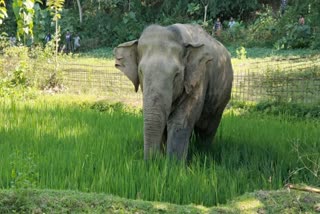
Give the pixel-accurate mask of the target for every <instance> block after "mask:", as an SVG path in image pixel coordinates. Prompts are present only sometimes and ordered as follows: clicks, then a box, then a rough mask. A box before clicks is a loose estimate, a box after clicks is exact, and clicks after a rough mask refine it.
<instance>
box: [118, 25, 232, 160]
mask: <svg viewBox="0 0 320 214" xmlns="http://www.w3.org/2000/svg"><path fill="white" fill-rule="evenodd" d="M114 57H115V67H116V68H117V69H119V70H120V71H122V72H123V73H124V74H125V75H126V76H127V77H128V78H129V80H131V82H132V83H133V85H134V88H135V91H136V92H137V91H138V88H139V85H140V88H141V91H142V93H143V124H144V128H143V129H144V139H143V140H144V159H146V160H147V159H150V158H152V157H155V156H156V155H159V154H161V153H162V152H164V153H166V154H167V156H169V157H172V158H175V159H178V160H186V159H187V154H188V147H189V143H190V139H191V136H192V134H194V136H195V138H196V142H197V143H199V145H210V144H211V143H212V142H213V138H214V136H215V134H216V131H217V128H218V126H219V123H220V120H221V118H222V114H223V111H224V109H225V107H226V105H227V103H228V102H229V100H230V97H231V89H232V81H233V68H232V64H231V56H230V54H229V52H228V51H227V49H226V48H225V47H224V46H223V45H222V44H221V43H220V42H218V41H217V40H215V39H214V38H212V37H211V36H210V35H209V34H208V33H207V32H206V31H205V30H204V29H203V28H202V27H200V26H199V25H193V24H173V25H170V26H160V25H150V26H148V27H146V28H145V29H144V30H143V32H142V34H141V35H140V38H139V39H137V40H134V41H129V42H126V43H123V44H120V45H118V46H117V47H116V48H115V49H114Z"/></svg>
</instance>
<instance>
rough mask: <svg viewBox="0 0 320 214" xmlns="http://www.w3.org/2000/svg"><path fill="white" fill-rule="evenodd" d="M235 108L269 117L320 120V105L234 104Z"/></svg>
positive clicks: (267, 102)
mask: <svg viewBox="0 0 320 214" xmlns="http://www.w3.org/2000/svg"><path fill="white" fill-rule="evenodd" d="M231 105H232V107H233V108H239V109H243V110H245V111H247V112H249V113H254V112H258V113H263V114H267V115H275V116H286V117H293V118H300V119H312V118H313V119H318V118H320V105H316V104H298V103H290V102H279V101H262V102H258V103H249V102H237V101H233V102H232V104H231Z"/></svg>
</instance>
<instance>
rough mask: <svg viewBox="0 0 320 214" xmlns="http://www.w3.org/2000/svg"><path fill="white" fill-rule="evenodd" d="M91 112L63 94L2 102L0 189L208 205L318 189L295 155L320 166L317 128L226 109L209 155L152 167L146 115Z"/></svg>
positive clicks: (114, 109)
mask: <svg viewBox="0 0 320 214" xmlns="http://www.w3.org/2000/svg"><path fill="white" fill-rule="evenodd" d="M79 97H80V96H79ZM79 97H77V99H79ZM90 106H91V107H92V106H93V105H92V104H91V102H90V101H86V102H78V101H75V99H71V98H70V97H65V96H62V97H58V98H55V97H43V98H38V99H36V100H30V101H15V100H14V99H11V100H4V99H2V100H0V151H1V156H0V188H17V186H20V187H23V188H25V187H26V186H28V181H32V185H31V184H30V186H29V187H32V188H34V187H36V188H49V189H72V190H79V191H83V192H104V193H109V194H113V195H118V196H121V197H125V198H133V199H143V200H150V201H166V202H172V203H177V204H190V203H195V204H203V205H207V206H209V205H215V204H219V203H225V202H226V201H227V200H230V199H232V198H233V197H235V196H238V195H241V194H243V193H245V192H249V191H253V190H259V189H264V190H269V189H278V188H282V187H283V186H284V185H285V184H286V183H288V182H295V183H308V184H310V185H316V186H317V185H319V179H318V178H316V177H315V176H313V175H312V174H311V173H308V172H307V171H306V170H300V171H297V169H299V168H301V167H303V165H302V164H301V162H300V161H299V158H297V153H296V151H295V149H294V145H296V144H299V147H300V148H302V149H303V150H302V151H303V154H308V153H311V152H312V153H313V154H314V153H315V154H317V158H318V159H319V156H320V133H319V128H320V122H319V121H317V120H302V119H301V120H297V119H292V118H290V117H288V116H286V115H283V116H280V117H275V116H266V115H261V114H248V113H246V114H243V113H242V114H241V113H239V112H237V111H235V110H229V111H228V112H226V114H225V115H224V117H223V121H222V124H221V126H220V129H219V131H218V134H217V136H216V139H215V142H214V144H213V146H212V148H211V149H210V150H209V151H201V150H197V149H196V148H195V147H196V142H194V141H192V146H191V147H192V148H191V150H192V151H190V154H191V155H190V159H189V161H188V162H187V163H181V162H175V161H172V160H168V159H166V158H165V156H164V157H159V158H158V159H157V160H154V161H148V162H145V161H144V160H143V133H142V130H143V119H142V113H141V111H139V110H132V109H127V108H126V107H125V106H123V105H121V104H110V105H106V106H105V107H99V106H98V107H97V105H95V106H93V107H92V108H90ZM97 109H99V110H97ZM303 154H300V155H303ZM29 163H31V164H32V168H31V167H30V166H29V165H30V164H29ZM293 172H295V173H293ZM17 176H20V177H17ZM17 178H19V179H17ZM17 182H18V183H17Z"/></svg>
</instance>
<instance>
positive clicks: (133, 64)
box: [113, 40, 139, 92]
mask: <svg viewBox="0 0 320 214" xmlns="http://www.w3.org/2000/svg"><path fill="white" fill-rule="evenodd" d="M137 45H138V40H133V41H130V42H126V43H122V44H120V45H118V47H116V48H115V49H114V51H113V53H114V56H115V66H116V68H117V69H119V70H120V71H122V72H123V73H124V74H125V75H126V76H127V77H128V78H129V80H131V82H132V83H133V85H134V88H135V91H136V92H137V91H138V88H139V77H138V60H137V56H138V55H137Z"/></svg>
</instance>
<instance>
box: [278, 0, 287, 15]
mask: <svg viewBox="0 0 320 214" xmlns="http://www.w3.org/2000/svg"><path fill="white" fill-rule="evenodd" d="M286 7H287V0H281V5H280V12H281V15H283V14H284V12H285V11H286Z"/></svg>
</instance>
